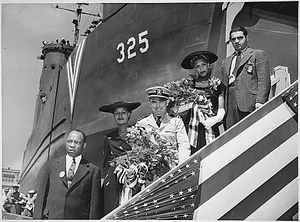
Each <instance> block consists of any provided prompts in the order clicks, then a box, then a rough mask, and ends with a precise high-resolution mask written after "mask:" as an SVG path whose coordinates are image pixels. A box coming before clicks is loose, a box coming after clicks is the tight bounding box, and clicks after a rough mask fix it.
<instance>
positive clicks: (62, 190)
mask: <svg viewBox="0 0 300 222" xmlns="http://www.w3.org/2000/svg"><path fill="white" fill-rule="evenodd" d="M85 147H86V136H85V134H84V133H83V132H82V131H80V130H73V131H71V132H70V134H69V135H68V139H67V142H66V150H67V155H66V156H63V157H60V158H58V159H54V160H51V161H49V163H48V166H47V170H46V173H45V176H44V177H43V180H42V182H41V184H40V187H39V189H38V196H37V200H36V204H35V210H34V216H33V218H34V219H100V217H101V215H100V212H101V211H100V189H101V173H100V169H99V168H98V167H97V166H95V165H94V164H92V163H89V162H88V161H87V160H86V159H85V158H84V157H83V156H82V151H83V149H84V148H85Z"/></svg>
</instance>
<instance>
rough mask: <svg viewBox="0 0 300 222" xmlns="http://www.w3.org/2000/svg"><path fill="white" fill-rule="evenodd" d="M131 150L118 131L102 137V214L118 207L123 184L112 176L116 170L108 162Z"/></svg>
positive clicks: (114, 175)
mask: <svg viewBox="0 0 300 222" xmlns="http://www.w3.org/2000/svg"><path fill="white" fill-rule="evenodd" d="M129 150H131V147H130V145H129V144H128V143H126V142H125V141H124V140H123V139H122V138H121V137H120V136H119V132H118V129H116V130H114V131H112V132H111V133H109V134H107V135H106V136H105V137H104V162H103V174H104V178H105V179H104V183H103V187H104V214H105V215H106V214H108V213H109V212H111V211H112V210H113V209H115V208H116V207H117V206H118V205H119V197H120V193H121V191H122V187H123V184H120V183H119V182H118V181H117V176H116V174H114V170H115V168H116V166H115V165H112V164H111V163H110V162H111V160H112V159H113V158H115V157H119V156H121V155H122V154H124V152H126V151H129Z"/></svg>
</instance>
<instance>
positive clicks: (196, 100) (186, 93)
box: [164, 77, 221, 116]
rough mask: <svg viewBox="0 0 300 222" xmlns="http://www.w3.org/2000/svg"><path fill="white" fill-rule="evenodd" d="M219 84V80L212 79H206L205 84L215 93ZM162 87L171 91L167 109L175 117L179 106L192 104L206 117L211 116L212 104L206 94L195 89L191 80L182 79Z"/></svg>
mask: <svg viewBox="0 0 300 222" xmlns="http://www.w3.org/2000/svg"><path fill="white" fill-rule="evenodd" d="M220 83H221V81H220V79H218V78H216V77H212V78H211V79H208V82H207V83H206V84H207V86H208V87H209V89H210V90H214V91H217V88H218V85H220ZM164 87H166V88H168V89H170V90H171V91H172V96H171V98H170V103H169V107H168V108H169V111H170V112H171V113H175V115H176V114H177V110H178V107H179V106H183V105H186V104H189V103H193V104H194V105H197V107H198V109H200V110H201V111H202V112H203V113H205V114H207V115H208V116H210V115H213V109H212V103H211V101H210V100H209V99H208V98H207V92H206V91H205V90H201V89H197V88H195V87H194V82H193V79H192V78H183V79H181V80H177V81H172V82H170V83H167V84H165V85H164Z"/></svg>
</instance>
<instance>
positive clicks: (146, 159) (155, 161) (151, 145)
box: [112, 126, 178, 185]
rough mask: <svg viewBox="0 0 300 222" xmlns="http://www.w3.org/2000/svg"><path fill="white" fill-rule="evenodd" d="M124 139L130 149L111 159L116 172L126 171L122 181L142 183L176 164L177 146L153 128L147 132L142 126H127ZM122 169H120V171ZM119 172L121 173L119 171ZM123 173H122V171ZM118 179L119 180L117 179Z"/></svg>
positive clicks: (151, 179)
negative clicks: (115, 166)
mask: <svg viewBox="0 0 300 222" xmlns="http://www.w3.org/2000/svg"><path fill="white" fill-rule="evenodd" d="M127 131H128V133H127V135H126V138H125V141H126V142H127V143H128V144H129V145H130V146H131V148H132V150H130V151H127V152H126V153H125V154H124V155H122V156H119V157H116V158H115V159H113V160H112V161H113V162H114V163H115V164H116V165H117V166H118V167H117V168H116V171H117V172H116V174H117V177H118V178H121V176H118V173H119V172H126V176H124V178H126V179H124V180H123V181H121V182H122V183H124V184H125V183H126V181H127V184H134V185H135V184H136V181H137V182H138V183H144V182H145V180H149V181H153V180H154V179H155V178H158V177H161V176H162V175H164V174H165V173H166V172H168V171H169V170H170V169H171V168H173V167H174V166H176V165H177V164H178V154H177V153H178V152H177V147H176V146H175V145H174V144H171V143H170V142H168V141H167V140H166V139H164V138H163V137H161V136H160V135H159V134H158V133H157V132H156V131H155V130H154V129H153V130H152V131H151V132H147V131H146V130H145V129H144V128H142V127H137V126H132V127H129V128H128V130H127ZM121 170H122V171H121ZM120 174H121V173H120ZM123 174H124V173H123ZM119 181H120V180H119Z"/></svg>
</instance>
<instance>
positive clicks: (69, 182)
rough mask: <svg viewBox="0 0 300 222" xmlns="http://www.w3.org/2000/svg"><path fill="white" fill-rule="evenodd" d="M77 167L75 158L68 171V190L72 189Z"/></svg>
mask: <svg viewBox="0 0 300 222" xmlns="http://www.w3.org/2000/svg"><path fill="white" fill-rule="evenodd" d="M75 167H76V162H75V159H74V158H73V161H72V164H71V166H70V168H69V171H68V188H70V187H71V184H72V180H73V178H74V174H75Z"/></svg>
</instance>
